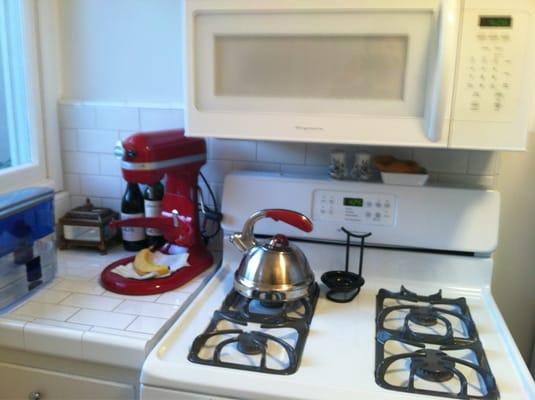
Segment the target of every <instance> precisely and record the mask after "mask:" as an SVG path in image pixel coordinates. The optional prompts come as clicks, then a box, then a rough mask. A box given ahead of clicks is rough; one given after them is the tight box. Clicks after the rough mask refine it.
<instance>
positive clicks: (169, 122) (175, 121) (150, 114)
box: [139, 108, 184, 131]
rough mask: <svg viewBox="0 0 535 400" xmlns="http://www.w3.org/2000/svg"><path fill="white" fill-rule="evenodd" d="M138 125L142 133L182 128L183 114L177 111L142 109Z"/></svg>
mask: <svg viewBox="0 0 535 400" xmlns="http://www.w3.org/2000/svg"><path fill="white" fill-rule="evenodd" d="M139 125H140V129H141V130H144V131H152V130H160V129H176V128H183V127H184V113H183V111H182V110H177V109H157V108H142V109H140V110H139Z"/></svg>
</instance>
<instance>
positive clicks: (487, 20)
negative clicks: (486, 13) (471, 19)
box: [479, 17, 513, 28]
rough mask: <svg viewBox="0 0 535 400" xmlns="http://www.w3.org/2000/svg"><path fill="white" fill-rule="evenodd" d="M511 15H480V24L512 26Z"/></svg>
mask: <svg viewBox="0 0 535 400" xmlns="http://www.w3.org/2000/svg"><path fill="white" fill-rule="evenodd" d="M512 22H513V19H512V18H511V17H479V26H481V27H484V28H510V27H511V25H512Z"/></svg>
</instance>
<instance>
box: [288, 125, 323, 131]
mask: <svg viewBox="0 0 535 400" xmlns="http://www.w3.org/2000/svg"><path fill="white" fill-rule="evenodd" d="M295 129H297V130H299V131H322V130H323V128H322V127H321V126H300V125H296V126H295Z"/></svg>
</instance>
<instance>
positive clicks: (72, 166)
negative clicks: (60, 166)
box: [63, 151, 100, 174]
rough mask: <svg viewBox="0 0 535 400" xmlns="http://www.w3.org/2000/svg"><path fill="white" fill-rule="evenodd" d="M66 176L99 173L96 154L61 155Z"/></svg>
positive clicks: (66, 153)
mask: <svg viewBox="0 0 535 400" xmlns="http://www.w3.org/2000/svg"><path fill="white" fill-rule="evenodd" d="M63 162H64V172H65V173H66V174H98V173H99V171H100V166H99V158H98V154H94V153H81V152H69V151H68V152H65V153H64V154H63Z"/></svg>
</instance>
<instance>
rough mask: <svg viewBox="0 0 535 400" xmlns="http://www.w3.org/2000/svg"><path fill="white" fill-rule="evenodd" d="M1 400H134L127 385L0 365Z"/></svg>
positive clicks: (132, 388) (130, 387) (11, 365)
mask: <svg viewBox="0 0 535 400" xmlns="http://www.w3.org/2000/svg"><path fill="white" fill-rule="evenodd" d="M0 377H1V379H0V399H6V400H7V399H9V400H27V399H34V400H49V399H50V400H52V399H53V400H79V399H80V400H81V399H88V400H89V399H92V400H94V399H99V400H101V399H102V400H104V399H124V400H126V399H135V390H134V387H133V386H131V385H127V384H121V383H115V382H109V381H104V380H100V379H92V378H86V377H81V376H76V375H70V374H65V373H60V372H51V371H45V370H42V369H37V368H29V367H22V366H18V365H14V364H5V363H0Z"/></svg>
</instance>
